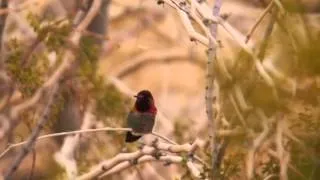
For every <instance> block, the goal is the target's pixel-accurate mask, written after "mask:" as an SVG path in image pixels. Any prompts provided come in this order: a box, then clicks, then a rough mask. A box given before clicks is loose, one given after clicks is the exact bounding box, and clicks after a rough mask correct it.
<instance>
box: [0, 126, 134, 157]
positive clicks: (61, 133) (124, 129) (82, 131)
mask: <svg viewBox="0 0 320 180" xmlns="http://www.w3.org/2000/svg"><path fill="white" fill-rule="evenodd" d="M106 131H131V128H111V127H104V128H97V129H83V130H76V131H69V132H60V133H53V134H47V135H43V136H39V137H38V138H37V139H36V141H39V140H43V139H48V138H52V137H58V136H68V135H76V134H83V133H94V132H106ZM26 143H27V141H23V142H19V143H15V144H10V145H9V146H8V147H7V148H6V150H4V151H3V152H2V153H1V154H0V159H1V158H2V157H3V156H4V155H5V154H6V153H7V152H8V151H10V150H11V149H12V148H15V147H18V146H22V145H25V144H26Z"/></svg>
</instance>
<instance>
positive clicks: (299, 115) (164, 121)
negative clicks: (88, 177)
mask: <svg viewBox="0 0 320 180" xmlns="http://www.w3.org/2000/svg"><path fill="white" fill-rule="evenodd" d="M269 2H270V1H267V0H223V4H222V8H221V14H222V15H223V16H224V17H225V18H226V21H227V22H229V23H230V24H231V25H232V26H233V27H234V28H235V29H236V30H237V31H238V33H239V34H241V35H242V37H243V40H244V39H245V35H246V34H247V33H248V32H249V31H250V29H251V28H252V25H253V24H254V23H255V22H256V20H257V18H258V17H259V15H260V14H261V13H262V12H263V11H264V9H265V8H266V7H267V6H268V4H269ZM281 2H282V3H283V4H284V8H285V10H286V11H287V12H286V14H285V15H283V16H280V15H279V16H278V19H277V20H276V22H275V25H274V28H273V31H272V33H271V35H270V38H268V45H267V47H266V48H264V47H263V44H264V43H265V42H266V39H265V38H264V37H265V32H266V29H267V28H268V26H270V25H269V24H270V19H272V18H273V16H277V14H276V13H277V12H278V11H276V13H273V15H272V13H269V14H268V15H267V16H266V18H264V19H263V20H262V22H261V24H259V26H258V27H257V29H256V31H255V32H254V33H253V35H252V37H251V39H250V41H249V42H248V45H249V46H250V47H251V48H253V49H254V50H255V51H256V52H261V51H264V52H263V55H261V54H259V55H261V56H262V57H263V58H262V59H264V60H263V64H264V65H265V67H267V66H268V65H270V63H271V64H272V66H273V67H276V69H277V72H280V75H279V76H278V74H279V73H278V74H277V73H274V71H272V70H269V71H268V72H269V73H270V74H272V78H273V79H274V81H275V88H271V87H269V86H267V85H266V84H265V82H264V81H263V80H262V79H261V77H259V73H257V71H256V69H255V68H254V64H253V63H252V58H251V57H250V55H248V54H247V53H245V52H244V51H243V50H242V49H241V47H240V46H239V45H238V43H237V42H235V40H234V39H233V38H232V37H230V36H229V35H228V33H226V32H225V31H224V30H223V29H222V28H221V27H220V26H219V28H218V36H217V39H218V40H219V42H220V43H221V47H220V48H219V49H218V52H217V58H218V59H220V60H222V61H223V62H224V63H225V64H226V67H227V70H228V72H229V74H230V76H231V77H232V79H231V80H230V79H228V77H226V76H225V73H224V72H223V71H221V69H219V68H216V69H215V75H216V80H217V82H218V83H219V87H220V94H219V98H218V99H219V105H220V107H221V114H222V116H223V117H222V118H221V119H222V120H221V122H219V123H220V124H221V126H220V127H221V129H224V130H229V129H236V130H237V131H236V133H235V134H232V133H231V135H227V137H226V139H224V141H228V142H229V144H228V147H227V148H226V153H225V156H224V160H223V161H222V166H221V168H222V170H221V174H223V178H224V179H245V174H246V172H245V166H246V164H245V163H246V154H247V152H248V150H249V149H250V145H251V143H252V140H254V137H255V136H258V134H259V132H261V131H262V128H261V126H260V123H261V119H259V118H258V117H257V115H255V112H256V110H257V111H260V110H262V111H263V112H264V114H265V116H266V117H268V118H270V119H272V120H271V122H270V124H271V125H270V129H271V130H270V132H269V134H268V136H267V138H266V140H265V142H263V143H262V144H261V147H260V148H259V150H258V152H257V154H256V155H255V157H256V158H257V159H256V161H255V163H254V167H255V172H256V173H255V176H256V178H257V179H264V178H266V177H268V176H269V175H273V174H278V173H279V164H280V163H279V161H278V160H277V158H276V157H272V156H270V154H269V155H268V148H270V149H274V146H275V145H274V142H273V141H274V140H272V139H273V136H274V134H275V131H276V129H277V128H276V127H277V121H280V120H279V119H285V122H286V123H285V124H286V126H285V127H287V128H288V129H290V131H288V132H287V133H288V134H287V135H284V136H286V138H285V140H284V142H283V143H284V147H285V149H286V152H288V153H290V165H289V170H288V175H289V179H317V178H320V174H319V167H320V165H319V162H320V161H319V160H318V158H319V148H320V146H319V145H320V143H319V142H320V141H319V133H318V129H319V127H320V122H319V118H320V109H319V107H320V106H319V103H320V99H319V98H320V77H319V75H320V60H319V58H320V55H319V53H320V40H319V38H320V31H319V27H320V26H319V25H320V23H319V22H320V2H319V1H317V0H301V1H299V3H296V2H295V1H291V0H283V1H281ZM297 2H298V1H297ZM81 3H82V1H81V0H78V1H77V0H69V1H62V0H26V1H22V0H11V1H9V7H11V8H13V10H9V12H8V13H3V15H1V17H4V16H6V15H7V16H6V23H5V28H4V34H3V38H2V41H3V45H2V49H1V51H2V60H1V73H2V74H4V75H3V77H4V78H1V79H2V80H1V84H0V87H1V89H0V98H1V100H5V99H6V97H7V96H9V97H10V98H9V102H8V103H5V104H4V106H1V108H0V110H1V112H0V113H1V115H4V116H8V114H10V112H11V111H10V110H11V109H12V107H14V106H16V105H17V104H19V103H21V102H23V100H25V99H28V98H29V97H31V96H32V94H33V93H35V91H36V89H37V88H39V87H40V85H41V84H42V83H43V82H45V81H46V79H47V78H48V73H49V74H50V72H53V71H54V67H56V64H59V63H60V62H61V59H62V56H63V55H64V51H65V49H67V48H69V46H68V42H65V41H64V40H63V39H64V38H65V37H67V36H68V35H69V32H70V31H71V30H72V27H71V26H70V24H72V23H71V22H72V21H73V20H74V18H75V15H76V14H77V10H78V8H79V5H81ZM22 4H24V5H23V6H22ZM208 4H209V6H210V7H213V4H214V1H208ZM17 7H21V9H14V8H17ZM274 14H276V15H274ZM99 16H100V19H99V20H97V21H98V22H96V23H95V24H93V25H92V26H91V28H92V29H90V30H89V31H88V32H86V33H83V34H84V36H85V38H84V39H83V41H81V43H80V44H81V46H80V50H79V49H78V50H79V51H76V54H77V56H76V57H77V58H76V61H78V62H79V63H75V65H73V66H72V68H70V73H66V75H64V77H65V81H64V82H63V84H62V85H61V86H60V90H59V92H58V97H57V100H56V101H55V103H54V105H53V107H52V109H53V111H52V112H51V113H50V119H49V121H48V123H47V124H46V125H45V128H44V130H43V131H42V132H41V134H48V133H56V132H63V131H70V130H77V129H81V128H82V127H84V126H86V127H85V128H89V127H90V128H98V127H106V126H107V127H125V126H126V120H125V118H126V114H127V113H128V112H129V110H130V109H131V108H132V106H133V100H134V99H133V97H132V95H133V94H134V93H136V92H138V91H139V90H142V89H148V90H150V91H151V92H152V93H153V95H154V97H155V103H156V106H157V107H158V110H159V111H160V112H161V115H158V118H157V122H156V126H155V128H154V131H156V132H158V133H160V134H162V135H164V136H166V137H169V138H171V139H173V140H175V141H176V142H177V143H179V144H183V143H186V142H192V141H194V140H195V139H196V138H198V139H200V140H201V142H202V146H201V148H200V149H199V150H198V151H197V154H198V155H199V156H201V157H202V158H203V159H205V160H206V161H207V162H208V163H210V158H211V156H210V147H209V136H208V134H209V131H210V129H208V120H207V116H206V107H205V87H206V81H207V79H206V68H207V66H206V65H207V63H206V61H207V53H206V50H207V47H205V46H204V45H202V44H201V43H199V42H195V41H190V37H189V35H188V32H187V31H186V29H185V28H184V26H183V24H182V22H181V19H180V18H179V16H178V15H177V12H176V10H174V9H173V8H171V7H169V6H168V5H166V4H164V5H162V4H161V5H158V4H157V1H155V0H112V1H110V2H109V1H108V2H105V3H104V4H103V8H102V9H101V10H100V14H99ZM61 19H63V20H62V21H63V22H61V23H60V22H56V21H59V20H61ZM53 22H56V24H54V25H48V29H49V31H51V30H52V32H53V33H52V34H48V33H47V32H46V31H43V29H42V27H44V26H45V24H50V23H53ZM2 26H3V25H2ZM54 27H56V29H55V28H54ZM196 28H197V30H199V32H201V30H200V28H199V27H197V26H196ZM41 29H42V30H41ZM92 31H96V32H95V34H93V33H91V34H90V32H92ZM101 32H102V34H101ZM99 33H100V35H99ZM41 34H42V35H44V36H48V37H49V36H50V37H51V39H52V40H50V38H45V39H41V38H40V37H41ZM97 34H98V35H97ZM60 36H61V38H60V39H59V37H60ZM39 38H40V39H39ZM86 38H87V39H86ZM70 46H71V45H70ZM261 49H263V50H261ZM27 52H31V53H29V54H28V53H27ZM26 56H27V58H26ZM23 59H26V62H21V61H22V60H23ZM218 67H219V66H218ZM269 67H270V66H269ZM236 88H239V89H241V91H242V92H243V97H244V99H245V101H246V102H247V104H248V109H246V108H243V107H246V105H244V106H242V105H241V102H237V104H238V106H239V107H238V108H240V110H239V109H237V108H236V107H235V106H234V104H233V102H232V101H231V98H230V94H232V93H234V91H235V89H236ZM275 90H276V92H277V93H276V94H275V93H274V92H275ZM235 93H237V92H235ZM235 96H237V94H235ZM44 99H45V98H44ZM44 99H41V100H40V101H39V102H38V103H37V104H35V105H34V106H33V108H30V109H28V110H25V111H23V112H22V113H20V114H19V115H18V117H17V118H16V119H13V120H9V121H8V122H9V125H8V126H9V128H8V130H7V131H6V133H3V134H1V139H0V140H1V141H0V144H1V146H0V147H1V152H2V151H3V150H5V148H6V147H7V145H8V144H9V143H17V142H20V141H23V140H26V139H27V137H29V136H30V134H31V132H32V130H33V128H34V127H35V126H36V122H37V121H38V119H39V114H40V113H41V111H42V109H43V106H44V105H45V104H44V103H45V101H44ZM240 99H241V98H240ZM88 109H91V110H92V112H91V113H92V114H91V115H92V116H94V118H92V120H91V121H90V122H88V124H87V125H85V121H84V116H85V115H86V112H87V110H88ZM239 114H240V115H239ZM159 116H160V117H159ZM9 119H10V118H9ZM242 119H244V120H245V121H246V123H247V125H246V126H243V124H242V123H241V122H242ZM2 121H3V122H2V125H1V127H2V128H3V127H5V123H4V120H2ZM238 130H239V131H238ZM152 137H153V136H152V135H147V136H146V137H145V139H148V138H152ZM65 141H66V140H65V139H64V137H56V138H50V139H46V140H42V141H39V142H37V143H36V146H35V148H34V150H33V151H32V152H31V153H29V154H28V155H27V157H26V158H25V160H23V162H22V163H21V165H20V167H19V168H18V170H17V171H16V173H15V174H14V179H29V178H30V177H31V179H67V178H68V176H67V174H66V172H65V170H64V168H62V167H61V166H60V165H59V157H58V155H57V154H58V152H61V151H62V147H63V146H64V145H65ZM301 142H302V143H303V145H301ZM137 148H138V145H137V144H131V145H128V144H125V143H124V133H121V132H108V133H105V132H99V133H88V134H84V135H82V136H81V137H80V138H79V143H78V145H77V147H76V148H75V151H74V153H73V154H74V157H75V159H76V162H77V165H76V167H77V169H78V174H79V175H81V174H83V173H85V172H87V171H89V170H90V168H91V167H93V166H94V165H96V164H98V163H99V162H101V161H103V160H106V159H109V158H112V157H113V156H115V155H116V154H118V153H120V152H131V151H134V150H137ZM20 150H21V148H18V147H17V148H13V149H12V150H10V151H9V152H8V153H7V154H5V155H4V156H3V157H1V159H0V172H5V171H6V169H7V168H8V167H9V165H10V163H11V162H12V161H13V159H14V158H15V157H16V156H17V154H18V153H19V152H20ZM271 154H272V153H271ZM290 167H292V168H290ZM30 172H32V173H30ZM30 174H32V175H30ZM105 179H145V180H151V179H152V180H155V179H192V177H191V176H190V173H189V172H188V171H187V170H186V169H185V168H183V167H181V166H176V165H170V166H163V163H158V162H152V163H145V164H141V165H137V166H135V167H133V168H129V169H127V170H125V171H123V172H120V173H116V174H114V175H111V176H108V177H105ZM271 179H279V176H274V177H271Z"/></svg>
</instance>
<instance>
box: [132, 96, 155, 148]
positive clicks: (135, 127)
mask: <svg viewBox="0 0 320 180" xmlns="http://www.w3.org/2000/svg"><path fill="white" fill-rule="evenodd" d="M134 97H135V98H136V102H135V104H134V108H133V109H132V110H131V111H130V112H129V115H128V117H127V123H128V126H129V127H130V128H131V129H132V131H131V132H127V135H126V142H128V143H131V142H134V141H136V140H138V139H139V138H140V137H141V136H142V135H143V134H147V133H150V132H152V128H153V125H154V121H155V118H156V115H157V108H156V106H155V105H154V99H153V96H152V94H151V92H150V91H148V90H142V91H140V92H139V93H138V94H137V95H135V96H134Z"/></svg>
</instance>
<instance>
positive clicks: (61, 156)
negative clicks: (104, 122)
mask: <svg viewBox="0 0 320 180" xmlns="http://www.w3.org/2000/svg"><path fill="white" fill-rule="evenodd" d="M92 118H93V115H92V114H91V107H90V106H89V109H88V110H87V111H86V112H85V114H84V117H83V122H82V125H81V130H85V129H89V128H90V127H91V125H92ZM80 136H81V134H76V135H69V136H67V137H66V138H65V139H64V142H63V144H62V146H61V148H60V151H59V152H57V153H55V155H54V159H55V160H56V161H57V163H59V164H60V165H61V166H62V167H63V168H65V170H66V173H67V175H68V178H69V179H74V178H75V177H77V175H78V168H77V162H76V160H75V158H74V154H75V150H76V149H77V147H78V146H79V142H80Z"/></svg>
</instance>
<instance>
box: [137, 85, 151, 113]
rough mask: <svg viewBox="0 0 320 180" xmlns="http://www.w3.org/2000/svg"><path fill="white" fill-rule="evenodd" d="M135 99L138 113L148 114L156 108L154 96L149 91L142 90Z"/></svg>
mask: <svg viewBox="0 0 320 180" xmlns="http://www.w3.org/2000/svg"><path fill="white" fill-rule="evenodd" d="M134 97H135V98H137V100H136V103H135V107H136V109H137V110H138V111H141V112H146V111H149V110H150V108H152V107H153V106H154V100H153V96H152V94H151V92H150V91H148V90H142V91H140V92H139V93H138V94H137V95H135V96H134Z"/></svg>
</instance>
